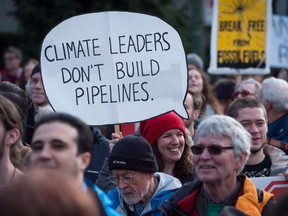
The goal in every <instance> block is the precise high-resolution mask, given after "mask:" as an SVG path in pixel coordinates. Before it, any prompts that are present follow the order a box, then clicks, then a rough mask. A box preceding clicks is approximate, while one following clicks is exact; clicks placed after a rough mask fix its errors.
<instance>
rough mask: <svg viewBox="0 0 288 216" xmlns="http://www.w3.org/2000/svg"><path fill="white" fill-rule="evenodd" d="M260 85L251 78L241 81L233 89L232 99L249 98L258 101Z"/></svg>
mask: <svg viewBox="0 0 288 216" xmlns="http://www.w3.org/2000/svg"><path fill="white" fill-rule="evenodd" d="M261 88H262V85H261V83H260V82H258V81H256V80H255V79H253V78H249V79H245V80H242V81H241V82H240V83H238V84H237V85H236V87H235V91H234V99H239V98H244V97H251V98H255V99H257V100H259V97H260V91H261Z"/></svg>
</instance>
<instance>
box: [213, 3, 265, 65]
mask: <svg viewBox="0 0 288 216" xmlns="http://www.w3.org/2000/svg"><path fill="white" fill-rule="evenodd" d="M217 40H218V42H217V67H229V68H249V67H252V68H265V66H266V60H265V44H266V0H239V1H231V0H219V4H218V37H217Z"/></svg>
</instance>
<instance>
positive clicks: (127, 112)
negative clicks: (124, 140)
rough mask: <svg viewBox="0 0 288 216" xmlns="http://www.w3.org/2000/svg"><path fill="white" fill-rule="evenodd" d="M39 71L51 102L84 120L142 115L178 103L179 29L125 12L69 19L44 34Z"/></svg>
mask: <svg viewBox="0 0 288 216" xmlns="http://www.w3.org/2000/svg"><path fill="white" fill-rule="evenodd" d="M41 67H42V79H43V84H44V88H45V92H46V94H47V97H48V99H49V102H50V104H51V105H52V107H53V108H54V110H55V111H57V112H68V113H70V114H73V115H76V116H78V117H80V118H81V119H83V120H84V121H85V122H86V123H87V124H89V125H104V124H119V123H126V122H135V121H141V120H145V119H148V118H151V117H154V116H157V115H160V114H162V113H165V112H168V111H172V110H175V112H177V113H178V114H179V115H180V116H182V117H185V118H187V113H186V110H185V108H184V106H183V101H184V98H185V94H186V90H187V79H188V76H187V66H186V56H185V51H184V48H183V45H182V41H181V38H180V36H179V34H178V33H177V31H176V30H175V29H174V28H172V27H171V26H170V25H168V24H167V23H166V22H164V21H162V20H161V19H159V18H157V17H153V16H149V15H144V14H138V13H128V12H101V13H91V14H85V15H81V16H76V17H72V18H70V19H67V20H65V21H63V22H62V23H60V24H59V25H57V26H56V27H55V28H53V29H52V30H51V31H50V32H49V33H48V34H47V36H46V37H45V39H44V41H43V44H42V49H41Z"/></svg>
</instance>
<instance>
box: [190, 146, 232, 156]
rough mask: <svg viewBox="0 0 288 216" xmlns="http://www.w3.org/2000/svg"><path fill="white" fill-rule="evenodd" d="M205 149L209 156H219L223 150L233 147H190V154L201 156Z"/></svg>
mask: <svg viewBox="0 0 288 216" xmlns="http://www.w3.org/2000/svg"><path fill="white" fill-rule="evenodd" d="M205 148H207V149H208V152H209V154H211V155H220V154H221V153H222V151H223V150H227V149H233V146H228V147H221V146H217V145H211V146H208V147H204V146H201V145H194V146H192V147H191V149H192V153H193V154H195V155H201V154H202V153H203V151H204V149H205Z"/></svg>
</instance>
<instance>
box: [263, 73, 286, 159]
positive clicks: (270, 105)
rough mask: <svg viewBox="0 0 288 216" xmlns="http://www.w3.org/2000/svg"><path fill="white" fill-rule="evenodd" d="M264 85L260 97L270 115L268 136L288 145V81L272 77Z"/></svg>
mask: <svg viewBox="0 0 288 216" xmlns="http://www.w3.org/2000/svg"><path fill="white" fill-rule="evenodd" d="M262 85H263V87H262V90H261V94H260V99H261V102H262V104H263V105H264V106H265V109H266V112H267V116H268V123H269V124H268V133H267V136H268V137H269V138H273V139H275V140H278V141H280V142H285V143H286V145H288V83H287V82H286V81H285V80H283V79H278V78H275V77H270V78H267V79H265V80H264V81H263V84H262ZM287 153H288V152H287V151H286V154H287Z"/></svg>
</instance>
